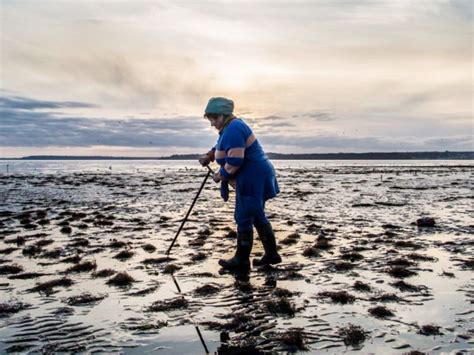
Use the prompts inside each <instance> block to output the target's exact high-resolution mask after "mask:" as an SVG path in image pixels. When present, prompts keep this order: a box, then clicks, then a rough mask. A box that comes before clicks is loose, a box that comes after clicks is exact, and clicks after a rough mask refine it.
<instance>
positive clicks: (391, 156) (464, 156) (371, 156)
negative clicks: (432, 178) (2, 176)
mask: <svg viewBox="0 0 474 355" xmlns="http://www.w3.org/2000/svg"><path fill="white" fill-rule="evenodd" d="M267 155H268V157H269V158H270V159H272V160H474V151H462V152H450V151H445V152H387V153H384V152H369V153H307V154H283V153H268V154H267ZM199 156H200V155H199V154H175V155H170V156H167V157H116V156H68V155H31V156H26V157H21V158H0V160H195V159H198V157H199Z"/></svg>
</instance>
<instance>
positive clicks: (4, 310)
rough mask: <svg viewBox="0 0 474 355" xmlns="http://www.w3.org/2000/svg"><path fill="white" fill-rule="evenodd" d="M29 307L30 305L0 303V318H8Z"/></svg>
mask: <svg viewBox="0 0 474 355" xmlns="http://www.w3.org/2000/svg"><path fill="white" fill-rule="evenodd" d="M29 307H30V304H28V303H23V302H11V303H0V317H8V316H10V315H11V314H14V313H17V312H19V311H22V310H24V309H27V308H29Z"/></svg>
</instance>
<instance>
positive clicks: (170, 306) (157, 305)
mask: <svg viewBox="0 0 474 355" xmlns="http://www.w3.org/2000/svg"><path fill="white" fill-rule="evenodd" d="M188 306H189V302H188V301H186V299H185V298H184V297H178V298H173V299H171V300H166V301H156V302H153V303H152V304H151V306H149V307H148V308H147V311H148V312H163V311H172V310H175V309H182V308H188Z"/></svg>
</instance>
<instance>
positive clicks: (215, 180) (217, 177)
mask: <svg viewBox="0 0 474 355" xmlns="http://www.w3.org/2000/svg"><path fill="white" fill-rule="evenodd" d="M212 179H213V180H214V182H219V181H222V175H221V173H220V172H217V173H214V176H213V177H212Z"/></svg>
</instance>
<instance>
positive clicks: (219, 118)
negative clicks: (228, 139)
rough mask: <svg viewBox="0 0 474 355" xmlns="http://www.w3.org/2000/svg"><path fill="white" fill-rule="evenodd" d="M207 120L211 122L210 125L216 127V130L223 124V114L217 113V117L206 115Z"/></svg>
mask: <svg viewBox="0 0 474 355" xmlns="http://www.w3.org/2000/svg"><path fill="white" fill-rule="evenodd" d="M206 118H207V119H208V120H209V122H210V123H211V126H212V127H214V128H215V129H217V130H218V131H220V130H221V128H222V126H223V125H224V116H223V115H219V116H217V117H206Z"/></svg>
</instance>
